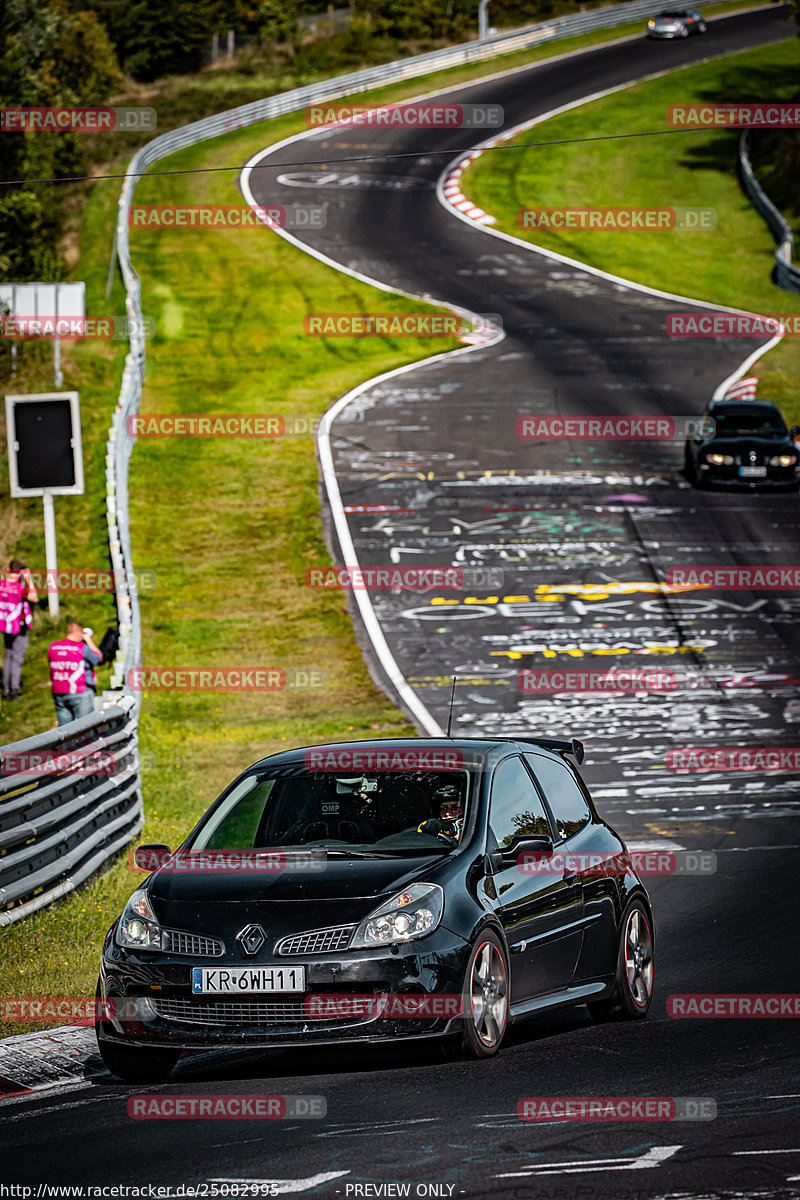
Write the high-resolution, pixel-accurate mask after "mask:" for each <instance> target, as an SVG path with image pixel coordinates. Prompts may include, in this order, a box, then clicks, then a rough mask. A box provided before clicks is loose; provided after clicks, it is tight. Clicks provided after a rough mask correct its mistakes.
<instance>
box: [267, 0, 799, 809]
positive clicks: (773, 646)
mask: <svg viewBox="0 0 800 1200" xmlns="http://www.w3.org/2000/svg"><path fill="white" fill-rule="evenodd" d="M795 34H796V29H795V27H794V25H793V24H792V23H791V22H790V21H789V19H788V16H787V10H786V9H785V8H784V7H780V8H770V9H762V10H759V11H756V12H750V13H746V14H744V15H739V16H734V17H730V18H727V19H725V20H718V21H715V22H714V23H713V25H712V26H711V30H710V32H709V34H708V35H706V37H700V38H693V39H689V40H687V41H686V42H680V43H661V42H649V41H646V40H645V39H637V40H635V41H634V42H633V43H632V42H631V41H630V40H628V41H625V42H622V43H618V44H615V45H611V46H604V47H601V48H599V49H596V50H592V51H589V52H586V53H583V54H580V55H575V56H572V57H568V58H562V59H559V60H557V61H552V62H550V63H547V64H544V65H539V66H535V67H531V68H529V69H525V70H517V71H514V72H510V73H506V74H502V75H500V76H498V77H497V78H494V79H490V80H487V81H483V82H481V83H478V84H474V85H472V86H470V87H466V88H459V89H457V90H455V91H452V92H448V93H441V94H440V96H439V97H438V98H440V99H441V98H442V97H444V96H447V97H449V98H451V99H456V100H458V102H460V103H476V104H491V103H494V104H500V105H502V107H503V110H504V114H505V127H506V128H513V127H515V126H517V125H520V124H522V123H523V122H526V121H530V120H531V119H533V118H535V117H537V116H539V115H541V114H544V113H547V112H551V111H552V110H554V109H557V108H560V107H562V106H564V105H569V104H574V103H575V102H577V101H579V100H580V99H581V98H582V97H585V96H587V95H594V94H595V93H598V92H602V91H606V90H608V89H610V88H614V87H620V86H624V85H626V84H628V83H630V82H633V81H635V80H638V79H641V78H643V77H646V76H650V75H653V74H657V73H659V72H663V71H666V70H669V69H671V68H674V67H676V66H678V65H681V64H683V63H691V62H696V61H700V60H701V59H703V58H705V57H707V56H709V55H717V54H725V53H729V52H733V51H736V50H741V49H743V48H747V47H750V46H754V45H758V44H763V43H768V42H771V41H776V40H778V39H781V38H785V37H792V36H794V35H795ZM633 47H635V51H636V52H635V53H631V50H632V48H633ZM742 86H743V92H744V91H746V90H747V89H746V86H745V85H744V84H743V85H742ZM589 132H590V131H589ZM468 136H469V135H468V133H467V132H465V131H459V130H443V129H437V130H429V131H425V132H417V131H411V130H403V131H399V130H398V131H391V132H388V131H384V130H380V131H378V130H374V129H369V128H364V127H362V128H358V129H351V130H347V129H343V128H337V129H322V130H317V131H312V132H311V133H310V134H309V135H305V136H301V137H299V138H293V139H289V141H287V142H285V143H283V144H282V145H280V146H278V147H271V148H270V149H269V150H266V151H264V152H262V153H261V154H259V155H257V156H256V158H255V159H254V160H252V162H251V163H250V164H248V167H247V169H246V171H245V175H244V179H243V186H244V190H245V194H247V195H248V196H249V197H250V198H251V199H253V200H254V201H256V202H258V203H259V204H263V205H265V206H268V205H270V204H276V203H283V204H286V203H289V202H291V201H301V202H307V203H313V204H319V203H325V204H326V205H327V208H328V220H327V224H326V226H325V228H324V229H322V230H317V231H314V232H313V233H309V234H307V235H306V234H304V235H302V239H301V238H300V237H297V236H294V239H293V240H296V241H297V242H298V244H300V245H301V246H303V247H304V248H305V249H307V250H308V251H309V252H310V253H312V254H315V255H317V256H318V257H321V258H323V259H324V260H326V261H328V262H331V263H332V264H333V265H336V266H339V267H340V268H341V269H343V270H345V271H347V272H350V273H353V274H357V275H359V276H360V277H364V278H368V279H371V280H373V281H377V282H378V283H380V285H381V286H383V287H385V288H394V289H398V290H402V291H405V292H408V293H410V294H412V295H415V296H425V297H426V298H430V299H432V300H435V301H438V302H441V303H442V304H444V305H446V306H448V307H451V308H452V307H456V308H459V309H464V310H469V311H472V312H474V313H491V314H498V315H499V317H500V318H501V320H502V327H503V329H504V332H505V337H504V338H501V339H497V340H496V341H495V342H494V343H493V344H491V345H488V346H483V347H478V348H473V349H469V350H466V351H460V352H457V353H455V354H452V355H445V356H442V357H440V358H438V359H436V360H432V361H429V362H428V363H423V364H421V365H419V366H416V367H414V368H412V369H406V370H404V371H402V372H399V373H396V374H393V375H390V376H387V377H384V378H383V379H381V380H379V381H376V382H374V383H373V384H372V385H366V386H364V387H362V388H360V389H357V392H356V393H353V394H351V395H350V396H349V397H346V398H344V399H343V400H340V401H339V402H338V403H337V405H336V406H335V407H334V409H333V410H332V414H331V416H330V419H329V422H328V426H329V430H330V438H329V442H330V456H331V461H332V465H333V468H334V471H335V479H333V480H331V478H330V474H331V473H329V479H328V486H329V492H330V491H331V488H333V491H334V493H335V495H334V496H332V500H333V504H332V508H333V518H334V520H333V522H332V538H331V541H332V548H333V550H334V553H335V557H336V561H338V562H345V563H348V564H349V563H352V562H353V555H352V553H351V547H352V549H353V550H354V551H355V561H357V562H358V563H360V564H361V565H362V566H386V565H387V564H392V565H397V566H404V567H413V566H442V565H450V566H455V567H457V568H461V569H463V570H464V571H465V573H466V581H467V583H468V584H470V583H471V584H472V586H466V587H465V588H462V589H461V590H460V591H459V590H448V591H434V592H423V593H419V594H413V593H411V592H409V591H401V592H395V593H391V592H386V591H374V592H371V593H370V596H369V598H367V597H366V596H364V595H361V596H359V597H358V599H359V601H360V606H359V615H360V616H362V617H366V622H367V632H368V633H369V634H370V639H371V645H369V644H368V645H367V647H366V648H367V652H368V653H369V652H370V649H371V648H372V647H374V646H375V644H376V642H377V644H378V654H375V653H372V662H373V665H374V668H375V670H376V673H377V674H378V675H379V677H381V678H382V679H383V681H384V683H386V684H388V685H389V686H391V687H392V688H393V689H394V691H395V694H396V695H398V696H399V698H400V700H401V702H403V703H404V705H405V707H406V709H407V710H408V711H409V712H410V713H411V715H412V716H413V717H414V719H415V720H416V721H417V723H418V725H419V726H420V727H421V728H423V729H425V730H429V731H432V732H436V731H437V730H441V729H442V728H443V727H444V726H445V725H446V723H447V713H448V703H449V697H450V681H451V676H452V675H453V674H456V675H457V676H458V683H457V686H456V693H455V695H456V701H455V707H454V717H453V724H454V728H456V729H459V730H460V731H462V732H469V733H475V734H476V735H477V734H480V733H483V732H493V731H494V732H496V731H503V732H506V733H511V732H517V733H529V734H537V733H538V734H539V735H543V734H544V735H551V736H573V735H574V736H579V737H582V738H585V739H586V740H587V742H588V744H589V747H590V753H589V758H590V760H591V762H590V764H589V765H588V767H587V772H588V774H589V777H590V779H592V781H593V782H594V783H595V785H598V784H600V785H601V788H600V793H601V798H602V797H603V796H605V798H607V799H608V800H609V801H613V802H614V807H617V806H619V805H621V806H623V807H626V806H627V805H628V803H629V802H630V801H635V800H645V801H647V802H650V801H652V800H653V799H654V798H656V799H657V798H658V797H663V796H664V794H665V793H667V792H668V793H669V796H670V797H671V798H673V799H675V800H676V801H680V802H681V803H686V804H688V803H689V800H688V798H689V797H691V796H694V795H696V793H697V780H696V779H695V778H693V777H691V776H689V777H687V776H686V775H684V774H677V773H676V772H674V771H671V770H667V769H666V761H665V756H666V753H667V750H668V749H670V748H674V747H683V746H696V745H705V746H717V745H720V746H724V745H728V744H729V743H733V744H737V745H739V744H743V743H752V744H753V745H760V746H775V745H780V744H782V743H785V742H786V741H787V739H788V741H790V742H791V741H793V740H794V739H795V733H796V724H795V725H794V726H793V725H792V724H791V723H790V724H788V725H787V720H788V721H789V722H796V721H797V718H798V706H797V704H796V702H795V701H794V700H793V696H794V695H795V693H794V690H793V680H794V679H795V676H796V675H797V654H798V638H797V634H796V632H795V629H796V625H797V621H796V617H797V613H798V600H797V598H796V596H794V594H792V593H775V592H759V593H750V592H742V591H738V592H728V593H726V592H720V591H713V592H701V591H698V590H689V591H673V590H672V589H671V588H670V587H669V585H667V584H666V580H667V578H668V575H667V572H668V571H669V570H670V568H675V567H685V566H693V565H700V564H702V565H706V564H710V563H713V564H719V565H729V564H761V563H772V564H781V565H787V564H790V563H793V562H794V559H795V557H796V552H795V547H796V545H797V500H796V497H794V496H780V495H775V496H770V495H766V494H755V493H753V494H745V495H709V494H703V493H698V492H696V491H695V490H693V489H692V488H690V487H689V485H688V484H687V482H686V481H685V479H684V478H683V476H682V474H681V468H682V461H683V458H682V455H683V444H682V442H681V441H672V442H664V441H627V442H626V441H590V440H567V441H542V440H538V441H535V440H533V441H528V440H521V439H520V438H519V437H518V434H517V422H518V420H519V418H520V417H523V416H550V415H559V414H560V415H570V416H587V417H588V416H597V415H598V414H602V415H603V416H604V417H605V416H609V417H630V416H635V417H641V418H676V417H682V416H686V415H688V414H697V413H699V412H700V411H701V410H702V408H703V406H704V404H705V402H706V401H707V400H708V399H709V398H710V397H711V396H712V395H713V394H715V393H718V392H719V391H720V389H721V388H722V387H723V386H724V384H725V382H726V381H727V380H729V379H731V378H735V377H736V376H737V375H739V374H741V373H743V368H744V369H747V365H748V363H749V362H750V360H751V359H752V357H753V355H754V354H756V355H757V354H759V353H760V352H762V351H763V350H764V348H765V344H762V345H760V346H759V344H758V343H757V342H755V341H753V339H733V338H728V339H710V338H702V339H677V340H676V339H671V338H669V337H668V336H667V335H666V333H665V328H664V322H665V318H666V316H667V314H668V313H670V312H674V311H676V310H686V309H692V308H693V307H695V306H694V305H692V303H691V302H688V301H687V300H686V298H680V297H679V298H673V299H668V298H666V297H664V296H663V295H661V294H659V293H652V292H649V291H648V289H646V288H637V287H635V286H634V285H629V284H626V283H625V282H624V281H621V280H616V279H614V278H611V277H608V276H604V275H603V274H602V273H598V272H595V271H592V270H590V269H588V268H585V267H583V266H582V265H581V264H578V263H572V262H570V261H568V260H566V261H565V260H563V259H561V258H559V257H558V256H553V255H548V254H546V253H545V252H541V251H537V250H536V249H534V248H531V247H529V246H526V245H522V244H520V243H514V242H513V241H512V240H510V239H508V238H503V237H498V236H497V235H493V234H492V233H491V232H490V231H487V230H486V229H484V228H482V227H480V226H477V225H473V224H470V223H468V222H465V221H461V220H456V219H454V213H453V211H452V210H449V209H447V208H445V207H443V205H442V204H441V203H440V202H439V200H438V199H437V195H436V184H437V181H439V180H440V179H441V177H442V176H443V175H444V174H445V173H446V171H447V169H448V164H450V163H451V162H452V161H453V159H451V158H450V157H449V153H448V152H450V151H452V153H453V156H454V158H455V157H456V155H457V151H459V150H463V149H465V148H466V147H467V146H468V144H469V143H468ZM391 154H402V155H414V156H418V157H403V158H394V159H393V158H384V159H382V158H381V157H380V156H382V155H391ZM370 155H374V156H376V157H375V159H374V160H373V161H370V162H364V161H354V160H358V159H359V158H360V159H364V158H365V157H366V156H370ZM276 163H277V164H280V165H275V164H276ZM668 200H669V198H668V197H661V196H658V197H653V203H654V204H658V203H662V204H663V203H668ZM776 295H777V293H776ZM384 307H387V308H388V307H390V306H389V305H388V304H387V305H385V306H384ZM698 307H699V306H698ZM706 307H711V306H706ZM325 448H326V449H327V440H326V445H325ZM376 508H382V509H383V511H378V512H376V511H375V509H376ZM370 510H372V511H370ZM376 629H377V635H376V632H375V631H376ZM623 668H624V669H626V670H629V669H631V668H633V669H634V670H635V671H638V672H645V674H646V675H648V674H649V678H650V680H651V682H652V681H653V676H652V672H658V671H662V672H663V673H664V678H663V688H662V687H660V685H659V682H658V680H655V684H654V686H655V687H656V688H657V689H658V690H657V691H655V692H654V691H647V692H641V691H638V692H631V693H624V692H615V693H613V694H603V693H602V692H598V693H593V694H588V695H587V694H579V693H576V692H574V691H571V690H568V689H566V688H565V689H563V690H560V691H558V690H556V691H553V692H550V691H544V690H542V689H543V688H546V687H549V686H551V685H552V686H553V687H556V688H557V685H558V684H559V682H560V681H561V682H563V683H565V684H570V685H572V686H574V684H575V683H578V684H580V682H581V680H580V679H576V678H573V679H572V680H566V679H564V680H561V677H560V676H559V673H558V672H559V671H560V670H565V671H572V672H573V674H574V672H575V671H578V670H582V671H592V672H600V673H601V674H602V673H604V672H606V671H608V670H614V669H619V670H622V669H623ZM543 669H548V670H551V671H553V672H554V675H552V676H547V677H542V674H541V672H542V670H543ZM531 672H532V674H531ZM584 678H585V677H584ZM637 686H638V685H637ZM647 686H648V687H649V686H650V685H647ZM621 764H624V770H623V772H622V776H623V777H622V778H620V774H621V772H620V766H621ZM702 785H703V786H706V787H707V789H708V792H709V795H711V794H713V795H714V796H715V798H719V799H727V798H729V797H732V796H733V795H734V794H735V795H736V796H737V797H740V798H741V799H742V800H743V801H744V802H745V803H749V802H750V801H751V800H753V801H757V800H758V799H759V797H761V796H762V795H763V794H764V790H765V782H764V776H763V775H754V776H752V777H749V776H748V777H747V778H744V779H743V777H741V776H740V777H738V778H735V777H733V776H731V775H730V773H711V774H704V775H703V778H702ZM795 790H796V784H795V782H794V780H793V778H791V777H787V776H786V774H785V773H783V774H781V775H780V776H772V777H770V779H769V792H770V795H771V796H772V797H773V798H775V797H777V796H779V797H781V798H782V799H784V798H785V801H786V803H787V804H788V805H789V807H790V808H793V805H794V801H793V800H792V797H793V796H794V795H795Z"/></svg>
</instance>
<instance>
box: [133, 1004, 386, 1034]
mask: <svg viewBox="0 0 800 1200" xmlns="http://www.w3.org/2000/svg"><path fill="white" fill-rule="evenodd" d="M151 1004H152V1005H153V1008H154V1009H155V1011H156V1014H157V1016H159V1017H162V1018H163V1019H164V1020H166V1021H179V1022H180V1023H181V1024H183V1025H235V1026H238V1027H239V1028H241V1027H243V1026H251V1025H255V1026H265V1025H267V1026H269V1025H296V1026H299V1027H300V1028H302V1026H304V1025H307V1024H308V1023H309V1022H310V1021H316V1022H320V1021H322V1022H324V1021H326V1020H327V1021H329V1022H331V1023H334V1024H335V1025H336V1027H337V1028H339V1027H341V1026H346V1025H363V1024H364V1020H365V1018H363V1017H358V1018H357V1019H355V1020H352V1021H347V1020H342V1018H341V1017H336V1018H333V1019H332V1018H330V1017H325V1016H312V1015H311V1014H309V1013H307V1012H306V1011H305V1006H304V1002H303V1000H213V1001H198V1000H169V999H166V998H164V997H159V998H158V999H152V1000H151ZM366 1019H367V1020H369V1019H370V1018H366Z"/></svg>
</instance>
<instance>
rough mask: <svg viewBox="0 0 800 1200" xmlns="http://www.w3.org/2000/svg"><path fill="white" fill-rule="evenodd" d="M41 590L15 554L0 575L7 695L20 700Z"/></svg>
mask: <svg viewBox="0 0 800 1200" xmlns="http://www.w3.org/2000/svg"><path fill="white" fill-rule="evenodd" d="M38 599H39V593H38V592H37V591H36V588H35V587H34V586H33V581H32V579H31V573H30V571H29V570H28V568H27V567H26V566H24V565H23V564H22V563H21V562H20V560H19V559H18V558H12V560H11V562H10V564H9V569H8V572H7V573H6V574H5V575H2V576H0V630H2V633H3V642H4V644H5V651H6V653H5V658H4V659H3V699H4V700H19V698H20V696H21V695H22V664H23V662H24V661H25V652H26V651H27V649H28V637H29V634H30V629H31V625H32V624H33V614H32V612H31V604H36V603H37V601H38Z"/></svg>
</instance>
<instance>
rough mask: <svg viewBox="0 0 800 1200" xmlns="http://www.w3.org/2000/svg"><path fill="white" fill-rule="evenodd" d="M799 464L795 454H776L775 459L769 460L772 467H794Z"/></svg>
mask: <svg viewBox="0 0 800 1200" xmlns="http://www.w3.org/2000/svg"><path fill="white" fill-rule="evenodd" d="M796 462H797V455H795V454H776V455H775V456H774V458H771V459H770V460H769V465H770V466H771V467H793V466H794V464H795V463H796Z"/></svg>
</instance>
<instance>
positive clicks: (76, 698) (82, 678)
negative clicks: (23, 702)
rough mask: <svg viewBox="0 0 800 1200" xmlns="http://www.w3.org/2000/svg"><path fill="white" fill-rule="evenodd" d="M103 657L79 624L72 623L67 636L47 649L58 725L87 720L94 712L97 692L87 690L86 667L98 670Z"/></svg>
mask: <svg viewBox="0 0 800 1200" xmlns="http://www.w3.org/2000/svg"><path fill="white" fill-rule="evenodd" d="M102 657H103V656H102V654H101V653H100V651H99V650H98V648H97V646H95V644H94V642H93V641H92V635H91V634H90V633H87V632H86V631H85V630H84V628H83V626H82V625H80V624H79V623H78V622H77V621H70V623H69V625H68V626H67V636H66V637H65V638H61V640H60V641H57V642H51V643H50V645H49V646H48V648H47V661H48V663H49V664H50V683H51V686H52V688H53V703H54V704H55V706H56V717H57V718H58V723H59V725H67V724H68V723H69V722H70V721H76V720H77V719H78V717H85V716H87V715H88V714H89V713H90V712H92V711H93V709H94V691H93V690H92V689H91V688H88V687H87V686H86V667H87V664H88V665H89V666H90V667H96V666H97V664H98V663H99V662H100V660H101V659H102Z"/></svg>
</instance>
